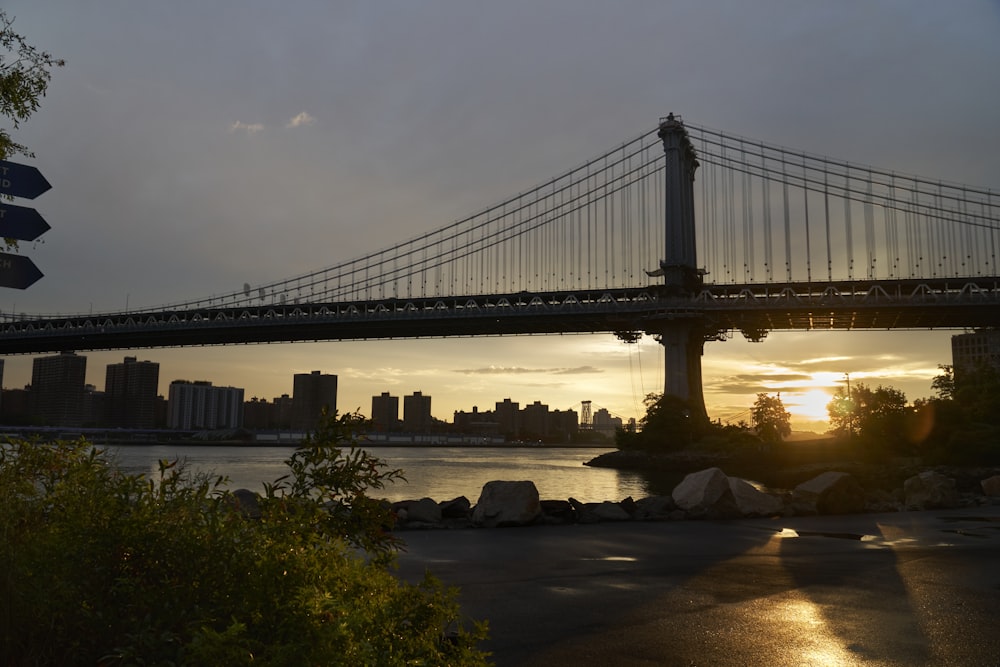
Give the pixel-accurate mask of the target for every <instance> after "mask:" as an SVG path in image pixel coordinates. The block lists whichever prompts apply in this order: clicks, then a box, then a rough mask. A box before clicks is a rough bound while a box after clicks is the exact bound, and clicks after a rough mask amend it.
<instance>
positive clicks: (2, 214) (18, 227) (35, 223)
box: [0, 200, 52, 241]
mask: <svg viewBox="0 0 1000 667" xmlns="http://www.w3.org/2000/svg"><path fill="white" fill-rule="evenodd" d="M50 229H52V228H51V227H50V226H49V223H47V222H45V218H43V217H42V216H41V214H40V213H39V212H38V211H36V210H35V209H33V208H28V207H26V206H14V205H13V204H8V203H6V202H4V201H2V200H0V238H5V239H19V240H21V241H34V240H35V239H37V238H38V237H39V236H41V235H42V234H44V233H45V232H47V231H49V230H50Z"/></svg>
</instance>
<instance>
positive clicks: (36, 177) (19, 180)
mask: <svg viewBox="0 0 1000 667" xmlns="http://www.w3.org/2000/svg"><path fill="white" fill-rule="evenodd" d="M50 189H52V185H50V184H49V182H48V181H47V180H45V177H44V176H42V172H40V171H38V169H36V168H35V167H31V166H28V165H26V164H19V163H17V162H8V161H7V160H0V194H4V195H10V196H11V197H24V198H25V199H34V198H35V197H37V196H38V195H40V194H42V193H43V192H46V191H48V190H50Z"/></svg>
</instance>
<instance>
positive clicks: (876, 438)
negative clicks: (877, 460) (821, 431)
mask: <svg viewBox="0 0 1000 667" xmlns="http://www.w3.org/2000/svg"><path fill="white" fill-rule="evenodd" d="M847 391H848V390H847V389H846V388H844V387H838V388H837V393H836V394H835V395H834V397H833V400H831V401H830V402H829V403H828V404H827V406H826V409H827V412H828V413H829V415H830V424H831V425H832V426H833V429H832V431H833V432H834V433H835V434H837V435H841V436H849V437H853V436H854V435H858V436H861V437H862V438H864V439H865V440H868V441H872V442H875V443H877V444H879V445H880V446H888V447H893V446H896V445H899V444H901V442H902V441H903V440H904V439H905V434H906V430H907V429H906V418H907V416H908V415H909V414H910V412H911V410H910V408H909V407H908V406H907V402H906V394H904V393H903V392H901V391H899V390H898V389H893V388H892V387H883V386H881V385H879V387H878V388H877V389H871V388H870V387H868V386H866V385H865V384H862V383H860V382H859V383H857V384H856V385H855V386H854V387H852V388H851V390H850V393H849V394H848V393H847Z"/></svg>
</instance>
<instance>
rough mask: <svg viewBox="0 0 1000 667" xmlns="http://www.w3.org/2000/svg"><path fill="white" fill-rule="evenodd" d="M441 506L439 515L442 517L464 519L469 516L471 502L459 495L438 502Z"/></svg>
mask: <svg viewBox="0 0 1000 667" xmlns="http://www.w3.org/2000/svg"><path fill="white" fill-rule="evenodd" d="M438 506H439V507H440V508H441V517H442V518H444V519H465V518H467V517H468V516H469V510H471V509H472V503H470V502H469V499H468V498H466V497H465V496H459V497H458V498H453V499H451V500H445V501H442V502H440V503H438Z"/></svg>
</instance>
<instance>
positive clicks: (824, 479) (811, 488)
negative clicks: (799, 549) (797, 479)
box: [792, 470, 865, 514]
mask: <svg viewBox="0 0 1000 667" xmlns="http://www.w3.org/2000/svg"><path fill="white" fill-rule="evenodd" d="M792 498H793V501H794V503H795V506H796V509H797V510H799V511H801V510H800V508H801V507H802V506H806V507H808V508H810V509H812V510H813V511H815V512H817V513H818V514H853V513H855V512H862V511H864V509H865V490H864V488H862V486H861V484H860V483H859V482H858V480H857V479H855V477H854V476H853V475H851V474H850V473H846V472H837V471H833V470H831V471H829V472H825V473H823V474H821V475H818V476H816V477H813V478H812V479H810V480H808V481H806V482H802V483H801V484H799V485H798V486H796V487H795V490H794V491H793V492H792Z"/></svg>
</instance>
